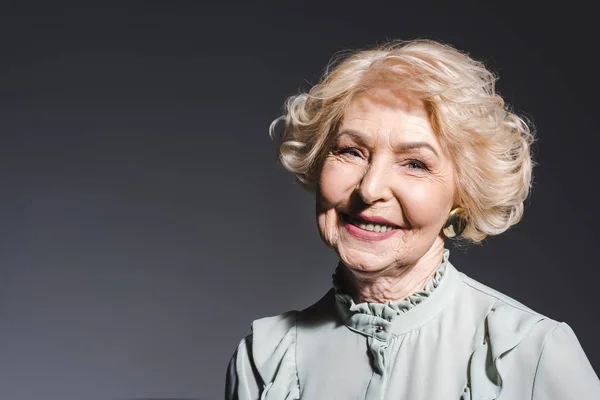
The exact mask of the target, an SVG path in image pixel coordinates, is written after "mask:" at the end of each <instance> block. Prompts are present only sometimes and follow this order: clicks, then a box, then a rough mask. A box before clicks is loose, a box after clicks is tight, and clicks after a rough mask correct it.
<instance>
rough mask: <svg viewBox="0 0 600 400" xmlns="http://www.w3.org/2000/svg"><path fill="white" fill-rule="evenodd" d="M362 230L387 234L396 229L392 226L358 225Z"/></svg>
mask: <svg viewBox="0 0 600 400" xmlns="http://www.w3.org/2000/svg"><path fill="white" fill-rule="evenodd" d="M356 226H358V227H359V228H360V229H364V230H366V231H373V232H387V231H391V230H392V229H394V227H393V226H391V225H377V224H356Z"/></svg>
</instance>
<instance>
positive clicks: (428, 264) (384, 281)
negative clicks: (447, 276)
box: [341, 238, 444, 304]
mask: <svg viewBox="0 0 600 400" xmlns="http://www.w3.org/2000/svg"><path fill="white" fill-rule="evenodd" d="M443 258H444V241H443V239H441V238H438V239H436V241H435V243H434V244H433V246H432V247H431V248H430V249H429V250H428V251H427V253H425V254H424V255H423V256H422V257H421V258H420V259H419V260H417V262H416V263H414V264H412V265H407V266H402V267H397V268H392V269H390V270H389V271H386V272H385V273H384V274H383V275H379V276H376V277H366V276H364V275H363V274H359V273H358V272H357V271H353V270H352V269H350V268H347V267H346V266H344V265H341V267H342V268H341V271H342V279H343V282H344V287H345V288H346V289H347V290H348V291H349V292H350V293H348V294H349V295H351V296H352V298H353V299H354V301H355V302H356V303H357V304H358V303H363V302H369V303H385V302H386V301H392V302H393V301H399V300H404V299H406V297H408V296H409V295H411V294H413V293H415V292H418V291H419V290H422V289H424V288H425V286H426V285H427V282H429V280H430V279H431V277H432V276H433V275H434V274H435V273H436V271H437V270H438V268H439V266H440V264H441V263H442V261H443Z"/></svg>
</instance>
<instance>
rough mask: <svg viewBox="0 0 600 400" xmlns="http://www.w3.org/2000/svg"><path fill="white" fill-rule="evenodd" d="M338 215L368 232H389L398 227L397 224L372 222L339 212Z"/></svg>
mask: <svg viewBox="0 0 600 400" xmlns="http://www.w3.org/2000/svg"><path fill="white" fill-rule="evenodd" d="M340 215H341V216H342V219H343V220H344V221H345V222H347V223H349V224H352V225H354V226H356V227H357V228H360V229H362V230H365V231H369V232H390V231H393V230H395V229H400V227H399V226H398V225H388V224H380V223H373V222H370V221H365V220H363V219H360V218H358V217H355V216H352V215H349V214H345V213H340Z"/></svg>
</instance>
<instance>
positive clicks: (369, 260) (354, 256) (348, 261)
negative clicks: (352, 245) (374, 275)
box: [338, 249, 394, 272]
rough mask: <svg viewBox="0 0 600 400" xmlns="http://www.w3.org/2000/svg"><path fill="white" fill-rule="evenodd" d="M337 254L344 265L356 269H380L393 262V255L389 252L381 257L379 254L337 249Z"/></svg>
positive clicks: (369, 270) (373, 270)
mask: <svg viewBox="0 0 600 400" xmlns="http://www.w3.org/2000/svg"><path fill="white" fill-rule="evenodd" d="M338 255H339V257H340V261H341V262H342V263H343V264H344V265H345V266H346V267H348V268H350V269H353V270H357V271H365V272H375V271H381V270H383V269H385V268H387V267H389V266H390V265H391V264H393V263H394V257H393V255H392V254H390V256H389V257H387V256H383V257H382V256H381V255H375V254H373V253H368V252H362V251H356V250H346V251H344V250H342V251H340V250H339V249H338Z"/></svg>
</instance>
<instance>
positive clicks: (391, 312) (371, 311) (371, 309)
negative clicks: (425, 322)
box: [332, 249, 450, 321]
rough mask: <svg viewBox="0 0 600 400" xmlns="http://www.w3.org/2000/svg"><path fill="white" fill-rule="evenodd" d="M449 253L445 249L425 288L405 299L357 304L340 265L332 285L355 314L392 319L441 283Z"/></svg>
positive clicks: (338, 297)
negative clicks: (346, 284)
mask: <svg viewBox="0 0 600 400" xmlns="http://www.w3.org/2000/svg"><path fill="white" fill-rule="evenodd" d="M449 254H450V251H449V250H447V249H446V250H444V259H443V261H442V263H441V264H440V266H439V268H438V269H437V271H436V273H435V274H434V276H433V277H431V278H430V279H429V281H428V282H427V284H426V285H425V288H424V289H423V290H420V291H417V292H415V293H413V294H411V295H409V296H408V297H407V298H406V299H405V300H399V301H386V302H385V303H370V302H363V303H359V304H356V303H355V302H354V299H353V298H352V296H350V295H349V294H347V290H346V289H345V288H344V286H345V283H344V281H343V279H342V274H341V268H343V267H341V266H338V267H337V268H336V270H335V273H334V274H333V275H332V278H333V282H332V285H333V288H334V290H335V298H336V300H337V301H338V303H341V304H344V305H345V307H347V309H348V310H349V311H350V312H351V313H353V314H354V313H359V314H364V315H370V316H373V317H379V318H383V319H385V320H386V321H392V320H393V319H394V317H395V316H397V315H400V314H403V313H405V312H407V311H409V310H411V309H413V308H415V307H416V306H418V305H419V304H420V303H422V302H423V301H425V300H426V299H427V298H428V297H429V296H430V295H431V293H433V291H434V290H435V289H436V288H437V287H438V286H439V285H440V283H441V281H442V278H443V277H444V274H445V273H446V269H447V266H448V257H449Z"/></svg>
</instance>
